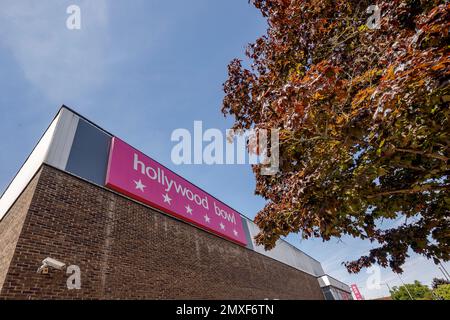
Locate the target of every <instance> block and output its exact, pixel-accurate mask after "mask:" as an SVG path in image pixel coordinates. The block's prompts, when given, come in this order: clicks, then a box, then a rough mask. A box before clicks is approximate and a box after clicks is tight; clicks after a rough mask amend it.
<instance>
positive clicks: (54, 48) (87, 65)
mask: <svg viewBox="0 0 450 320" xmlns="http://www.w3.org/2000/svg"><path fill="white" fill-rule="evenodd" d="M71 4H76V5H78V6H79V7H80V8H81V30H69V29H67V27H66V20H67V18H68V17H69V15H68V14H67V13H66V9H67V7H68V6H69V5H71ZM107 26H108V10H107V4H106V0H95V1H91V0H78V1H50V0H40V1H33V0H22V1H17V0H2V10H1V11H0V45H1V46H2V47H3V48H5V49H6V50H8V51H9V52H10V53H11V54H12V55H13V57H14V59H15V60H16V61H17V64H18V65H19V67H20V69H21V71H22V74H23V76H24V78H26V79H27V80H28V81H29V82H30V83H31V84H32V85H33V86H34V87H36V88H38V89H39V90H40V91H41V92H42V93H43V94H44V95H45V96H47V97H48V98H49V99H50V100H51V101H52V102H54V103H58V104H61V103H64V102H65V101H67V100H70V99H72V98H73V97H76V96H80V95H83V93H86V92H87V91H89V90H95V89H96V88H97V87H98V86H99V85H101V83H102V82H103V81H104V79H105V78H106V74H105V73H106V64H105V56H106V52H107V36H106V35H107V33H106V31H107Z"/></svg>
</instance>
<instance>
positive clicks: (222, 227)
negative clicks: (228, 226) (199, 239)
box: [220, 222, 225, 230]
mask: <svg viewBox="0 0 450 320" xmlns="http://www.w3.org/2000/svg"><path fill="white" fill-rule="evenodd" d="M220 229H222V230H225V225H224V224H223V223H222V222H221V223H220Z"/></svg>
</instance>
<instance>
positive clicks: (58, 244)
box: [0, 166, 323, 299]
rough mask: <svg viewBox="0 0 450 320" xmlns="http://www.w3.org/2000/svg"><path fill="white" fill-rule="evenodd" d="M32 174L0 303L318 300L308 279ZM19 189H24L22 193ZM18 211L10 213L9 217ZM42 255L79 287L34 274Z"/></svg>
mask: <svg viewBox="0 0 450 320" xmlns="http://www.w3.org/2000/svg"><path fill="white" fill-rule="evenodd" d="M41 170H42V171H41V174H40V176H39V181H38V183H37V186H36V188H35V190H34V197H33V200H32V202H31V205H30V207H29V210H28V214H27V217H26V219H25V222H24V224H23V228H22V233H21V236H20V238H19V240H18V242H17V245H16V251H15V254H14V256H13V258H12V262H11V267H10V268H9V271H8V274H7V276H6V279H5V281H4V285H3V288H2V289H1V293H0V297H1V298H8V299H9V298H13V299H35V298H64V299H72V298H73V299H79V298H84V299H178V298H179V299H213V298H214V299H264V298H279V299H323V294H322V292H321V290H320V287H319V284H318V281H317V279H316V278H315V277H314V276H311V275H308V274H306V273H303V272H301V271H298V270H296V269H294V268H292V267H289V266H287V265H284V264H282V263H280V262H277V261H275V260H272V259H270V258H268V257H266V256H263V255H260V254H258V253H256V252H253V251H251V250H248V249H246V248H243V247H240V246H238V245H236V244H233V243H231V242H229V241H226V240H223V239H221V238H219V237H217V236H215V235H212V234H209V233H207V232H205V231H203V230H200V229H198V228H195V227H193V226H190V225H188V224H186V223H184V222H181V221H178V220H176V219H174V218H172V217H169V216H166V215H164V214H161V213H159V212H156V211H154V210H153V209H151V208H149V207H147V206H144V205H142V204H139V203H136V202H134V201H131V200H129V199H127V198H125V197H122V196H120V195H118V194H115V193H113V192H110V191H108V190H105V189H103V188H100V187H98V186H95V185H92V184H90V183H87V182H85V181H82V180H80V179H77V178H74V177H73V176H71V175H68V174H67V173H64V172H61V171H58V170H56V169H54V168H51V167H48V166H43V167H42V169H41ZM28 193H31V194H32V193H33V188H32V187H29V188H28V190H27V191H26V192H25V193H24V194H23V196H22V197H24V198H26V197H27V194H28ZM28 197H29V196H28ZM20 201H24V202H26V200H20ZM25 211H26V207H23V208H22V210H17V209H13V210H12V211H11V212H9V214H8V216H10V218H9V219H10V220H12V219H16V218H14V216H19V215H20V214H23V213H24V212H25ZM8 216H7V217H8ZM7 221H8V220H5V219H4V221H2V222H0V230H3V231H2V234H3V233H6V235H5V236H2V234H0V236H2V237H4V238H8V237H9V238H12V237H14V234H17V230H15V229H14V228H11V227H10V225H11V223H9V224H7ZM5 222H6V223H5ZM2 228H3V229H2ZM16 229H17V228H16ZM1 239H3V238H0V241H2V240H1ZM0 245H2V243H1V242H0ZM46 257H52V258H56V259H58V260H61V261H63V262H65V263H66V264H68V265H71V264H75V265H78V266H79V267H80V268H81V282H82V283H81V290H68V289H67V286H66V279H67V277H68V275H66V274H65V273H64V272H61V271H51V272H50V273H49V274H47V275H43V274H37V273H36V269H37V268H38V267H39V265H40V261H42V260H43V259H44V258H46ZM3 264H4V262H3V261H2V266H0V272H1V270H2V268H3ZM0 275H1V273H0Z"/></svg>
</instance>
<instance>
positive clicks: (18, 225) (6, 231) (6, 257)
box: [0, 174, 39, 289]
mask: <svg viewBox="0 0 450 320" xmlns="http://www.w3.org/2000/svg"><path fill="white" fill-rule="evenodd" d="M38 180H39V174H38V175H36V176H35V177H34V178H33V180H32V181H31V182H30V183H29V184H28V187H27V188H26V189H25V190H24V191H23V192H22V194H21V196H20V197H19V198H18V199H17V201H16V202H15V203H14V204H13V206H12V207H11V208H10V209H9V212H8V214H7V215H5V216H4V217H3V219H2V220H0V289H1V288H2V286H3V282H4V280H5V277H6V274H7V272H8V269H9V265H10V262H11V259H12V257H13V255H14V251H15V249H16V244H17V241H18V239H19V236H20V233H21V232H22V226H23V223H24V221H25V217H26V213H27V212H28V207H29V206H30V203H31V200H32V198H33V194H34V189H35V188H36V184H37V182H38Z"/></svg>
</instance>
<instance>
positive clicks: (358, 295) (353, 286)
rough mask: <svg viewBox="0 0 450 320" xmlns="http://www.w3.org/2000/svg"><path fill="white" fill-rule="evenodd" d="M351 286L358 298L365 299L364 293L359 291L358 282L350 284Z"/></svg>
mask: <svg viewBox="0 0 450 320" xmlns="http://www.w3.org/2000/svg"><path fill="white" fill-rule="evenodd" d="M350 288H351V289H352V291H353V294H354V295H355V299H356V300H364V299H363V297H362V294H361V292H359V288H358V286H357V285H356V284H352V285H351V286H350Z"/></svg>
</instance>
